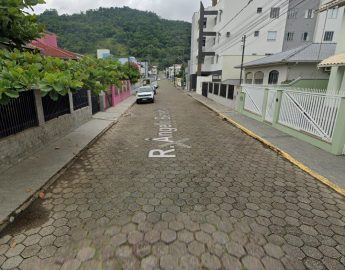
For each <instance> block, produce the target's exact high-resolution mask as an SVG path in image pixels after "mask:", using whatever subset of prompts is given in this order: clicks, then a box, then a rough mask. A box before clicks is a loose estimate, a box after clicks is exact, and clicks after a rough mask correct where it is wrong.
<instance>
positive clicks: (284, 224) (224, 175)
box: [0, 81, 345, 270]
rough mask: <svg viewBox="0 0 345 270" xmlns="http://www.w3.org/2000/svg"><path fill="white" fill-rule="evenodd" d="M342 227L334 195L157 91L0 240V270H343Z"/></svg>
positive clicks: (343, 204) (342, 211)
mask: <svg viewBox="0 0 345 270" xmlns="http://www.w3.org/2000/svg"><path fill="white" fill-rule="evenodd" d="M162 114H163V115H164V118H165V120H167V119H169V120H170V121H171V125H172V127H173V128H176V129H177V131H176V132H175V131H173V133H172V137H173V140H174V142H175V143H169V142H164V141H163V140H162V141H159V140H152V138H159V137H162V136H161V135H162V134H160V135H159V126H158V125H157V123H159V121H160V119H159V118H161V116H162ZM165 131H166V130H165ZM163 133H164V132H163ZM155 149H164V150H165V151H166V152H165V153H167V152H168V150H169V151H170V152H169V157H165V158H157V157H156V158H149V152H150V151H151V150H155ZM156 154H157V153H156ZM166 155H168V154H166ZM174 155H175V156H176V157H173V156H174ZM316 158H317V157H316ZM42 169H44V168H42ZM344 226H345V200H344V198H343V197H342V196H340V195H338V194H336V193H335V192H334V191H333V190H331V189H329V188H327V187H326V186H324V185H323V184H321V183H319V182H317V181H316V180H315V179H313V178H312V177H311V176H309V175H307V174H306V173H304V172H303V171H301V170H300V169H299V168H297V167H296V166H294V165H292V164H291V163H289V162H288V161H286V160H284V159H283V158H282V157H280V156H279V155H278V154H277V153H275V152H273V151H272V150H270V149H268V148H267V147H265V146H263V145H262V144H261V143H259V142H257V141H256V140H254V139H252V138H250V137H248V136H247V135H245V134H243V133H242V132H241V131H240V130H238V129H236V128H235V127H233V126H232V125H230V124H228V123H227V122H225V121H223V120H222V119H220V118H219V117H217V116H216V115H215V114H214V113H213V112H211V111H209V110H208V109H206V108H205V107H203V106H201V105H200V104H199V103H198V102H196V101H195V100H193V99H192V98H190V97H188V96H186V95H185V94H184V93H182V92H181V91H178V90H176V89H175V88H173V87H172V86H171V84H170V83H168V82H166V81H162V82H161V83H160V88H159V90H158V95H157V98H156V102H155V103H154V104H140V105H135V106H134V107H133V108H132V109H131V110H130V111H129V112H128V114H126V115H125V116H124V117H123V118H122V119H121V120H120V122H119V123H118V124H117V125H115V126H113V127H112V128H111V129H110V130H109V131H108V132H106V133H105V134H104V135H103V136H102V137H101V138H100V139H99V140H98V141H97V142H96V143H95V144H94V145H92V146H91V147H90V148H89V149H87V150H86V151H84V152H83V153H82V154H81V156H80V157H79V158H78V159H77V160H76V161H75V162H74V164H72V165H71V166H70V167H69V168H68V169H67V170H66V171H65V172H64V173H62V175H61V176H60V177H59V178H58V179H57V181H56V182H55V184H53V185H52V186H51V188H49V190H48V192H47V193H46V196H45V198H44V199H38V200H37V201H35V202H34V203H33V204H32V205H31V206H30V207H29V208H28V209H27V210H26V211H24V212H23V213H22V214H21V215H20V216H19V217H18V219H16V220H15V222H14V223H12V224H10V225H9V226H8V227H7V228H5V230H4V231H2V232H1V233H0V268H1V269H33V270H34V269H49V270H55V269H63V270H76V269H90V270H98V269H144V270H146V269H186V270H192V269H231V270H261V269H267V270H280V269H286V270H303V269H311V270H323V269H325V270H326V269H329V270H344V269H345V227H344Z"/></svg>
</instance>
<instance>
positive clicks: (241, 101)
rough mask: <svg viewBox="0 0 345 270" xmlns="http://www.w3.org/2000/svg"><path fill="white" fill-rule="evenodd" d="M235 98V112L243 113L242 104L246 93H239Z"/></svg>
mask: <svg viewBox="0 0 345 270" xmlns="http://www.w3.org/2000/svg"><path fill="white" fill-rule="evenodd" d="M237 97H238V103H237V111H238V112H240V113H243V110H244V102H245V100H246V93H244V92H240V93H239V95H238V96H237Z"/></svg>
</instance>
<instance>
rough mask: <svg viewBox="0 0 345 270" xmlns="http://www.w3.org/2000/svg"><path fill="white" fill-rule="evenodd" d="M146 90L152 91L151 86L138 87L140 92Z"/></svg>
mask: <svg viewBox="0 0 345 270" xmlns="http://www.w3.org/2000/svg"><path fill="white" fill-rule="evenodd" d="M144 92H152V88H151V87H142V88H139V89H138V93H144Z"/></svg>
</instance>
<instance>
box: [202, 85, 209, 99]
mask: <svg viewBox="0 0 345 270" xmlns="http://www.w3.org/2000/svg"><path fill="white" fill-rule="evenodd" d="M207 93H208V83H207V82H203V83H202V95H203V96H204V97H207Z"/></svg>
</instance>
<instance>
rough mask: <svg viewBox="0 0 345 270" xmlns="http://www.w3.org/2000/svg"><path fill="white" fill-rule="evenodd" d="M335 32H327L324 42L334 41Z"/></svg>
mask: <svg viewBox="0 0 345 270" xmlns="http://www.w3.org/2000/svg"><path fill="white" fill-rule="evenodd" d="M333 36H334V32H333V31H326V32H325V35H324V37H323V41H333Z"/></svg>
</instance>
